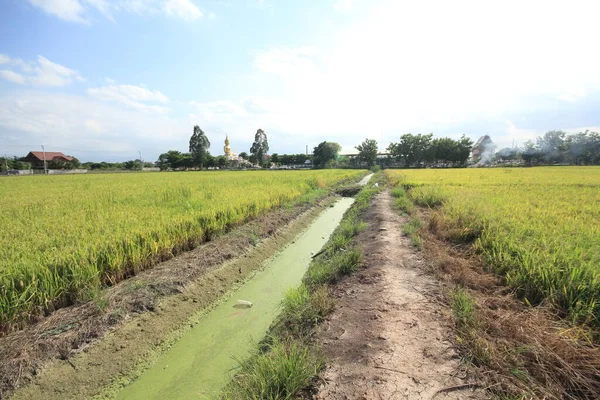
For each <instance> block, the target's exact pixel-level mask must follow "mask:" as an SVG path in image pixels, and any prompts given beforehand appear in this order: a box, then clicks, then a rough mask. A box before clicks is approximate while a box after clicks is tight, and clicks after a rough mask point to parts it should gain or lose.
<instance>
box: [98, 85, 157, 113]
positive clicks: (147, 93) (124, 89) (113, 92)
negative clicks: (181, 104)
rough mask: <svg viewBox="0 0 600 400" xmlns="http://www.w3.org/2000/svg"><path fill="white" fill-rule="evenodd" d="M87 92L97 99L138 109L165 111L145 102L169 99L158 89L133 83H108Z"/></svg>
mask: <svg viewBox="0 0 600 400" xmlns="http://www.w3.org/2000/svg"><path fill="white" fill-rule="evenodd" d="M87 93H88V94H89V95H90V96H92V97H94V98H96V99H99V100H104V101H113V102H118V103H121V104H124V105H127V106H129V107H132V108H135V109H137V110H140V111H151V112H160V113H164V112H167V111H168V109H166V108H165V107H162V106H157V105H153V104H147V103H162V104H165V103H167V102H168V101H169V99H168V98H167V96H165V95H164V94H162V93H161V92H159V91H158V90H155V91H152V90H149V89H146V88H143V87H140V86H134V85H109V86H104V87H99V88H90V89H88V90H87Z"/></svg>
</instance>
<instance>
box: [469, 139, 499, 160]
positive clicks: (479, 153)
mask: <svg viewBox="0 0 600 400" xmlns="http://www.w3.org/2000/svg"><path fill="white" fill-rule="evenodd" d="M495 149H496V145H495V144H494V142H492V139H490V137H489V136H488V135H485V136H482V137H480V138H479V140H478V141H477V143H475V145H474V146H473V148H472V149H471V159H472V160H473V161H479V160H482V159H484V161H486V162H488V159H489V161H491V159H492V156H493V155H494V150H495Z"/></svg>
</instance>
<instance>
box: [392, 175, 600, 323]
mask: <svg viewBox="0 0 600 400" xmlns="http://www.w3.org/2000/svg"><path fill="white" fill-rule="evenodd" d="M510 171H511V172H510V173H506V172H505V170H503V169H494V168H491V169H452V170H439V169H438V170H403V171H390V170H387V171H385V173H386V175H387V176H388V179H389V181H390V182H391V183H392V184H393V185H396V186H402V187H403V188H405V189H406V187H410V189H409V197H410V198H411V199H413V200H414V201H415V203H417V204H419V205H421V206H425V207H434V206H435V207H437V208H438V210H437V211H436V212H435V213H431V214H430V215H431V218H432V220H431V221H430V223H429V226H430V228H431V229H432V231H435V233H436V234H439V235H441V236H442V237H444V238H445V239H448V240H450V241H453V242H458V243H471V244H472V246H473V247H474V249H475V250H476V251H478V252H479V253H480V254H481V255H482V256H483V258H484V259H485V261H486V263H487V265H488V266H489V268H490V269H491V270H493V271H494V272H496V273H498V274H501V275H503V276H504V277H505V278H506V282H507V283H508V285H510V286H512V287H513V288H515V290H516V292H517V294H518V295H519V296H520V297H521V298H522V299H523V300H524V301H525V302H527V303H529V304H532V305H535V304H539V303H541V302H543V301H550V302H552V303H553V304H554V305H555V306H557V308H558V309H559V311H560V314H561V315H563V316H565V317H567V318H568V319H570V320H571V321H572V322H573V323H574V324H586V325H590V326H593V327H596V328H598V327H600V246H599V245H598V238H600V197H599V195H598V193H600V168H599V167H564V168H562V167H561V168H554V167H541V168H517V169H512V170H510Z"/></svg>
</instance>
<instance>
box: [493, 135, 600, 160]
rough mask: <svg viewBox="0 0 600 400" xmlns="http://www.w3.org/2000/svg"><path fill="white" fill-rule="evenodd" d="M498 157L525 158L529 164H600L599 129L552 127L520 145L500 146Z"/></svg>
mask: <svg viewBox="0 0 600 400" xmlns="http://www.w3.org/2000/svg"><path fill="white" fill-rule="evenodd" d="M496 157H497V158H498V159H499V160H501V161H504V162H510V161H512V160H522V161H523V162H524V163H525V164H526V165H534V164H537V165H540V164H547V165H551V164H571V165H600V133H598V132H591V131H587V130H586V131H585V132H579V133H574V134H567V133H566V132H564V131H549V132H546V133H545V134H544V135H543V136H538V137H537V138H536V140H535V141H533V140H528V141H527V142H525V144H524V146H523V148H521V149H518V148H504V149H500V150H498V152H497V153H496Z"/></svg>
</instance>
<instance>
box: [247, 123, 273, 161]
mask: <svg viewBox="0 0 600 400" xmlns="http://www.w3.org/2000/svg"><path fill="white" fill-rule="evenodd" d="M268 151H269V142H268V141H267V134H266V133H265V132H264V131H263V130H262V129H259V130H257V131H256V134H255V135H254V143H252V147H250V154H252V157H253V160H254V161H253V162H255V163H257V164H258V165H260V166H264V163H265V160H264V158H265V155H266V154H267V152H268Z"/></svg>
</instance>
